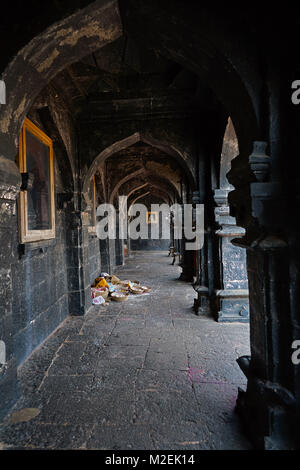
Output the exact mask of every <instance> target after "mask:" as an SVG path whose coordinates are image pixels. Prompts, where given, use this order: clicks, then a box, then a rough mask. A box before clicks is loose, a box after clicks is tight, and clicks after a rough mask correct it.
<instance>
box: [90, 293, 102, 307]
mask: <svg viewBox="0 0 300 470" xmlns="http://www.w3.org/2000/svg"><path fill="white" fill-rule="evenodd" d="M92 304H93V305H102V304H105V300H104V299H103V297H101V295H99V297H95V298H94V299H93V300H92Z"/></svg>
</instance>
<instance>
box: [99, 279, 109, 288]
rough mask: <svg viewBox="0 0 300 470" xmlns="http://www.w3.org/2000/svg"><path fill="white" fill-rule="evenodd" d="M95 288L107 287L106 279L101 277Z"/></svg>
mask: <svg viewBox="0 0 300 470" xmlns="http://www.w3.org/2000/svg"><path fill="white" fill-rule="evenodd" d="M96 287H108V284H107V281H106V279H105V278H104V277H101V278H100V280H99V282H98V283H97V285H96Z"/></svg>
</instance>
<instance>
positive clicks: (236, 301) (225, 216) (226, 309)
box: [214, 189, 249, 322]
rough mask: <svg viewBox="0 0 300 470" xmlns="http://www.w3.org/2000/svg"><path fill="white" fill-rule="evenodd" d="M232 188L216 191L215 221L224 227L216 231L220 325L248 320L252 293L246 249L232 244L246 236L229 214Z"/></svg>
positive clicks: (216, 291)
mask: <svg viewBox="0 0 300 470" xmlns="http://www.w3.org/2000/svg"><path fill="white" fill-rule="evenodd" d="M229 191H230V190H229V189H216V190H215V196H214V199H215V202H216V204H217V207H216V209H215V218H216V222H217V224H218V225H219V226H220V227H221V228H220V229H219V230H217V231H216V235H217V237H218V238H219V260H218V261H219V270H218V271H219V273H220V280H219V285H220V286H221V289H217V290H215V293H214V296H215V308H216V312H215V314H216V318H217V320H218V321H219V322H233V321H239V322H248V321H249V301H248V297H249V292H248V280H247V268H246V250H245V249H243V248H240V247H239V246H235V245H233V244H232V243H231V240H232V239H234V238H240V237H242V236H243V235H244V234H245V229H243V228H241V227H237V225H236V220H235V218H234V217H231V216H230V215H229V206H228V193H229Z"/></svg>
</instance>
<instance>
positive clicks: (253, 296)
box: [237, 142, 300, 449]
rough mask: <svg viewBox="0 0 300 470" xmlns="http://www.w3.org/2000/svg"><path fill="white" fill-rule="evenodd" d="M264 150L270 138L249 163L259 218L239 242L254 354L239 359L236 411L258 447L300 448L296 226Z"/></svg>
mask: <svg viewBox="0 0 300 470" xmlns="http://www.w3.org/2000/svg"><path fill="white" fill-rule="evenodd" d="M265 149H266V143H265V142H254V147H253V153H252V154H251V156H250V159H249V162H250V167H251V170H252V172H253V173H254V175H255V177H256V181H253V182H251V183H250V195H251V216H252V218H253V220H254V221H255V222H254V223H253V224H252V226H251V227H249V228H247V231H246V236H245V237H244V239H241V240H240V242H241V243H242V244H243V246H245V247H246V248H247V265H248V279H249V294H250V340H251V357H248V356H247V357H241V358H239V359H238V363H239V365H240V367H241V369H242V370H243V372H244V373H245V375H246V377H247V379H248V383H247V389H246V391H242V390H240V391H239V395H238V400H237V411H238V412H239V414H240V416H241V417H242V420H243V422H244V425H245V431H246V432H247V434H248V436H249V437H250V439H251V440H252V442H253V443H254V444H255V446H256V447H260V448H264V449H299V448H300V440H299V424H300V420H299V392H300V380H299V372H297V367H298V368H299V365H297V364H296V363H293V361H292V353H293V349H292V343H293V340H295V339H299V332H300V329H299V315H295V309H294V306H293V303H294V300H293V299H292V300H291V291H293V289H294V291H293V296H294V295H295V285H294V282H293V281H294V279H295V276H296V278H297V272H298V271H299V257H298V256H299V255H298V252H297V250H294V245H293V243H291V241H290V240H291V238H292V236H293V232H294V231H295V228H294V227H293V221H291V220H289V217H290V212H289V210H288V197H287V187H286V185H283V184H281V182H280V181H270V179H269V174H270V163H271V162H270V157H268V156H267V155H266V153H265ZM298 289H299V288H298ZM298 311H299V307H298ZM297 397H298V399H297Z"/></svg>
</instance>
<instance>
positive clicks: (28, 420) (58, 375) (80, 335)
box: [0, 252, 251, 450]
mask: <svg viewBox="0 0 300 470" xmlns="http://www.w3.org/2000/svg"><path fill="white" fill-rule="evenodd" d="M179 273H180V268H178V266H171V259H170V258H168V257H167V255H166V253H162V252H148V253H147V254H146V253H142V252H139V253H136V254H135V255H134V257H133V258H131V259H130V260H128V262H127V264H126V266H125V267H122V268H120V269H119V270H118V272H117V274H118V275H119V276H120V277H121V278H122V279H128V278H129V279H132V280H134V279H139V280H141V281H143V282H144V283H145V284H146V285H149V286H151V288H152V291H151V293H150V294H146V295H144V296H132V297H130V299H128V300H127V301H126V302H124V303H119V302H111V303H110V304H109V305H108V306H94V307H92V309H91V310H90V311H89V313H88V314H87V315H86V316H85V317H84V318H81V317H80V318H79V317H72V318H68V319H67V320H66V321H65V322H64V323H63V324H62V326H61V327H60V328H59V329H58V330H56V332H54V334H52V335H51V336H50V337H49V338H48V340H47V341H46V342H44V343H43V345H42V346H41V347H40V348H39V349H38V350H37V351H36V352H34V354H32V355H31V357H30V358H29V360H27V361H26V362H25V363H24V364H23V365H22V367H21V368H20V371H19V373H20V383H21V386H22V397H21V398H20V400H19V402H18V403H17V405H16V407H15V408H14V410H13V413H11V415H10V416H8V417H7V418H6V420H5V422H4V423H3V424H2V426H1V427H0V448H2V449H11V448H13V449H24V448H25V449H109V450H117V449H122V450H125V449H127V450H128V449H136V450H137V449H149V450H152V449H155V450H161V449H167V450H185V449H192V450H195V449H249V448H251V447H250V445H249V443H248V441H247V440H246V439H245V438H244V437H243V434H242V431H241V428H240V424H239V420H238V417H237V416H236V414H235V413H234V406H235V400H236V396H237V389H238V387H242V388H244V385H245V379H244V377H243V375H242V374H241V372H240V370H239V368H238V366H237V364H236V362H235V360H236V358H237V357H238V356H240V355H243V354H249V327H248V325H245V324H238V323H233V324H222V323H216V322H215V321H214V320H212V319H209V318H201V317H197V316H195V315H194V313H193V311H192V308H191V306H192V304H193V298H194V291H193V289H192V287H191V286H190V285H189V284H186V283H183V282H181V281H178V276H179ZM22 410H23V411H22Z"/></svg>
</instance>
